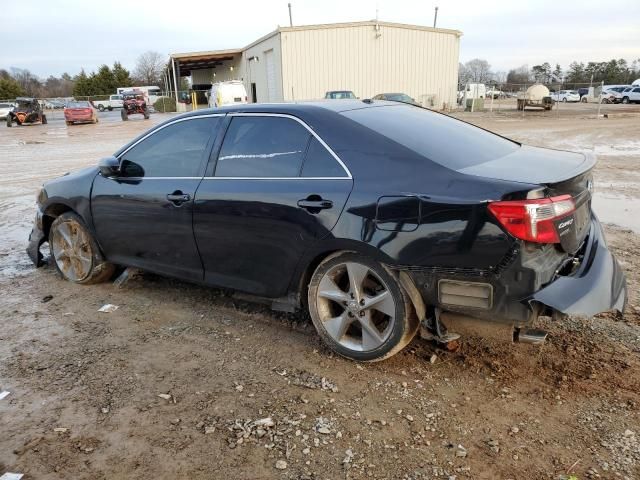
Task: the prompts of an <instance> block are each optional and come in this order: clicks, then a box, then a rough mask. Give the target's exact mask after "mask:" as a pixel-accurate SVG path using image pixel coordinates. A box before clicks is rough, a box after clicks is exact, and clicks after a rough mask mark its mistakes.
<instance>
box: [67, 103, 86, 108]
mask: <svg viewBox="0 0 640 480" xmlns="http://www.w3.org/2000/svg"><path fill="white" fill-rule="evenodd" d="M89 106H90V105H89V102H69V103H67V108H89Z"/></svg>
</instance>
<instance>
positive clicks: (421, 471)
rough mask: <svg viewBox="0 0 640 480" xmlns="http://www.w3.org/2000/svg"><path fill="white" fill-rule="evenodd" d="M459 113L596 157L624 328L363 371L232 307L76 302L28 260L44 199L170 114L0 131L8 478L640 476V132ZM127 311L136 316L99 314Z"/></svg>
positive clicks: (570, 331) (418, 348)
mask: <svg viewBox="0 0 640 480" xmlns="http://www.w3.org/2000/svg"><path fill="white" fill-rule="evenodd" d="M458 116H460V117H462V118H464V119H466V120H469V121H472V122H474V123H477V124H478V125H480V126H482V127H485V128H489V129H491V130H494V131H496V132H498V133H501V134H504V135H506V136H510V137H512V138H514V139H517V140H522V141H524V142H526V143H531V144H536V145H544V146H551V147H558V148H568V149H573V150H592V151H594V152H596V153H597V154H598V156H599V158H600V163H599V164H598V166H597V169H596V189H597V191H598V196H597V198H596V201H595V208H596V211H597V212H598V214H599V215H600V217H601V218H602V219H603V221H605V222H607V226H606V230H607V234H608V240H609V244H610V246H611V248H612V249H613V250H614V252H615V253H616V255H617V256H618V258H619V259H620V261H621V263H622V264H623V268H624V270H625V271H626V274H627V279H628V284H629V293H630V302H629V303H630V304H629V307H628V310H627V313H626V314H625V315H624V317H623V318H616V317H615V316H614V315H611V314H607V315H601V316H600V317H598V318H594V319H580V318H568V319H566V320H562V321H558V322H551V321H547V322H545V324H544V326H543V327H544V328H546V329H548V330H549V332H550V338H549V340H548V341H547V343H546V344H545V345H543V346H538V347H536V346H531V345H520V344H515V345H514V344H510V343H500V342H496V341H489V340H483V339H480V338H472V337H468V338H465V339H464V341H463V343H462V346H461V348H460V349H459V350H458V351H456V352H445V351H443V350H439V349H437V348H436V347H435V346H434V345H432V344H430V343H428V342H425V341H423V340H420V339H416V340H415V341H414V342H413V343H412V344H411V345H410V346H409V347H408V348H407V349H406V350H405V351H403V352H402V353H400V354H398V355H397V356H395V357H393V358H392V359H390V360H388V361H385V362H382V363H376V364H357V363H355V362H351V361H347V360H345V359H342V358H340V357H336V356H335V355H332V354H331V353H330V352H329V351H328V350H327V349H326V348H324V347H323V345H322V344H321V343H320V341H319V339H318V337H317V335H316V334H315V332H314V330H313V327H312V325H311V324H310V322H308V321H307V318H306V316H304V315H302V314H300V315H284V314H276V313H273V312H271V311H269V310H268V309H266V308H265V307H262V306H260V305H257V304H251V303H247V302H244V301H240V300H237V299H236V298H234V297H232V296H231V295H229V294H228V293H224V292H222V291H219V290H215V289H207V288H202V287H196V286H193V285H189V284H186V283H182V282H178V281H174V280H168V279H164V278H160V277H157V276H153V275H149V274H145V275H141V276H139V277H137V278H134V279H133V280H131V281H129V282H128V283H127V284H125V285H124V287H123V288H118V287H116V286H114V285H113V284H110V283H109V284H102V285H96V286H77V285H73V284H70V283H67V282H64V281H62V280H60V279H59V278H58V277H57V276H56V275H55V273H54V270H53V269H52V268H48V267H45V268H42V269H39V270H35V269H34V268H33V267H32V266H31V265H30V263H29V260H28V258H27V257H26V255H25V254H24V253H23V252H24V247H25V243H26V239H27V236H28V232H29V229H30V223H31V221H32V218H33V208H34V207H33V205H34V197H35V194H36V191H37V189H38V187H39V185H40V184H41V183H42V182H43V181H44V180H45V179H47V178H51V177H54V176H58V175H60V174H63V173H65V172H67V171H69V170H71V169H76V168H79V167H82V166H85V165H91V164H94V163H95V162H96V161H97V160H98V159H99V158H100V157H102V156H105V155H109V154H111V153H112V152H113V151H114V150H116V148H117V147H118V146H120V145H122V144H123V143H125V142H126V141H128V140H129V139H131V138H133V137H134V136H135V135H137V134H138V133H140V132H142V131H144V130H145V129H146V128H148V127H150V126H151V125H152V124H154V123H156V122H159V121H161V120H163V119H164V118H166V117H164V116H163V115H160V114H156V115H153V116H152V119H151V120H149V121H147V122H145V121H143V120H141V119H140V120H138V119H133V118H132V120H131V121H129V122H127V123H123V122H120V121H116V120H117V119H116V120H113V121H109V119H110V118H111V117H108V116H105V117H104V119H102V117H101V122H100V123H99V124H98V125H85V126H75V127H66V126H65V125H64V123H63V122H60V121H56V120H55V119H53V121H51V122H50V123H49V124H48V125H45V126H31V127H23V128H13V129H7V128H0V158H2V162H0V173H1V174H0V291H1V295H0V325H1V326H2V328H1V329H0V392H2V391H9V392H10V393H9V395H8V396H6V397H5V398H3V399H1V400H0V425H1V426H2V428H1V429H0V475H2V473H4V472H6V471H11V472H20V473H24V474H25V477H24V478H25V479H71V478H73V479H111V478H118V479H119V478H136V479H175V478H189V479H199V478H202V479H218V478H224V479H258V478H260V479H261V478H276V479H291V480H293V479H299V480H300V479H342V478H344V479H360V478H375V479H383V478H384V479H457V480H460V479H505V480H506V479H558V478H569V477H571V476H572V475H573V476H575V478H579V479H585V478H611V479H618V478H619V479H637V478H640V415H639V414H638V413H639V410H640V314H639V312H640V308H639V307H640V298H639V296H638V284H639V282H640V273H639V271H638V266H639V260H638V255H639V253H640V236H639V234H640V228H639V227H638V225H639V224H638V222H639V220H638V218H635V217H637V214H638V212H639V210H638V205H639V204H638V198H639V197H640V173H639V170H638V164H639V163H640V138H639V137H638V134H639V133H640V115H638V114H634V113H632V112H625V113H621V114H619V115H616V114H612V115H610V116H609V118H607V119H604V118H602V119H595V118H593V117H592V116H589V115H585V116H581V115H580V114H576V115H574V116H572V117H570V118H560V119H557V118H554V117H550V116H542V115H535V114H532V115H527V116H526V117H525V118H524V119H523V118H522V117H521V116H520V115H516V114H509V113H501V114H486V113H475V114H473V115H472V114H458ZM614 223H617V224H618V226H615V225H613V224H614ZM107 303H111V304H114V305H117V306H118V307H119V308H118V309H117V310H116V311H114V312H112V313H99V312H98V309H99V308H100V307H101V306H102V305H104V304H107ZM0 396H1V395H0Z"/></svg>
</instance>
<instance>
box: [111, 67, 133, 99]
mask: <svg viewBox="0 0 640 480" xmlns="http://www.w3.org/2000/svg"><path fill="white" fill-rule="evenodd" d="M111 71H112V72H113V78H114V81H115V85H116V88H117V87H130V86H132V85H133V80H132V79H131V74H130V72H129V70H127V69H126V68H124V67H123V66H122V64H121V63H120V62H114V63H113V69H112V70H111ZM113 93H115V89H114V92H113Z"/></svg>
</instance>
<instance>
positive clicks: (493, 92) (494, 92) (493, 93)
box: [487, 88, 505, 100]
mask: <svg viewBox="0 0 640 480" xmlns="http://www.w3.org/2000/svg"><path fill="white" fill-rule="evenodd" d="M504 96H505V94H504V93H503V92H502V91H500V90H498V89H496V88H491V89H489V90H487V98H493V99H494V100H497V99H498V98H501V97H504Z"/></svg>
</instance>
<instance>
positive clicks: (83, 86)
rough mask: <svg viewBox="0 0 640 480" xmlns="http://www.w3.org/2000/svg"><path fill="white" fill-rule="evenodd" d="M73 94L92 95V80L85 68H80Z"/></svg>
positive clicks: (77, 95) (79, 95) (75, 78)
mask: <svg viewBox="0 0 640 480" xmlns="http://www.w3.org/2000/svg"><path fill="white" fill-rule="evenodd" d="M73 81H74V85H73V96H74V97H86V96H88V95H91V93H92V92H91V88H92V86H91V80H90V79H89V77H88V76H87V74H86V73H85V71H84V68H83V69H82V70H80V73H79V74H78V75H76V76H75V77H74V79H73Z"/></svg>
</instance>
